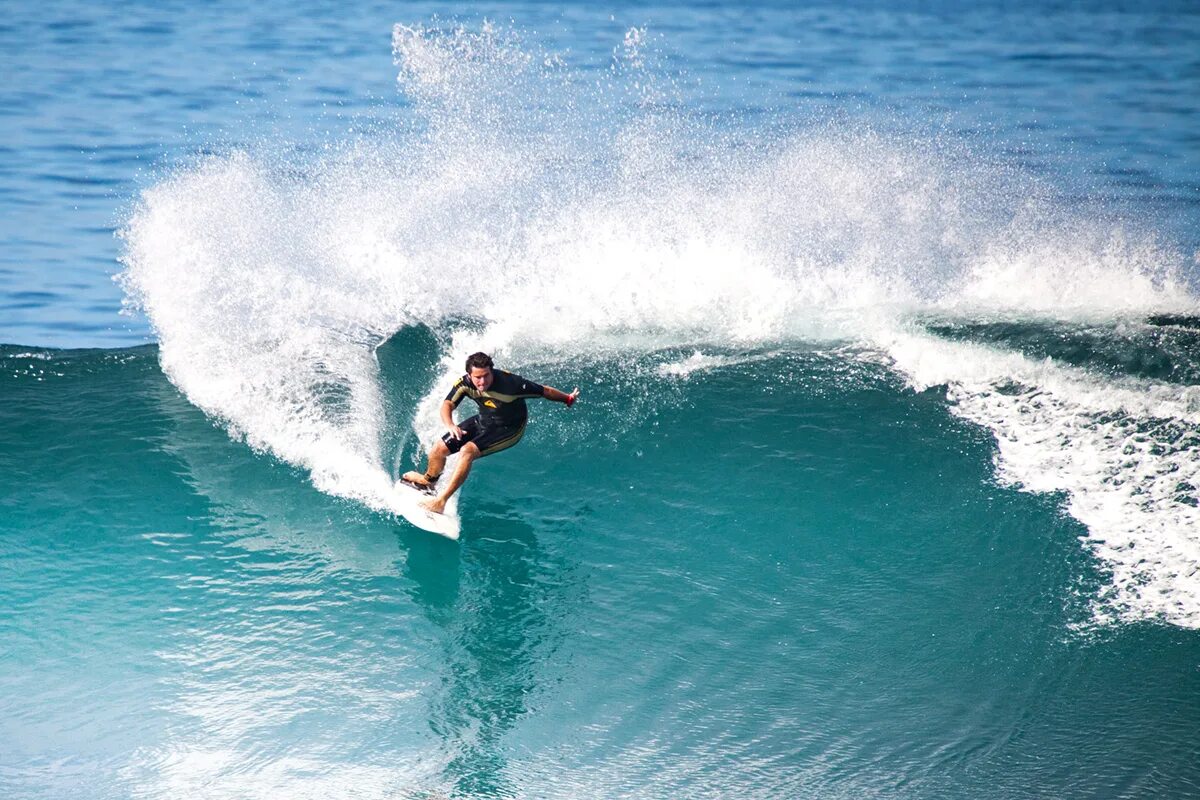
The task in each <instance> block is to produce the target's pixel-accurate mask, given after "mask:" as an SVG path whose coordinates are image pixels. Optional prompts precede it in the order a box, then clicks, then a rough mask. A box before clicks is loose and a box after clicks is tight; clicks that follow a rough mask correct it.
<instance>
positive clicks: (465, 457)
mask: <svg viewBox="0 0 1200 800" xmlns="http://www.w3.org/2000/svg"><path fill="white" fill-rule="evenodd" d="M477 458H479V448H478V447H476V446H475V443H474V442H467V443H466V444H465V445H463V446H462V449H460V450H459V451H458V463H457V464H456V465H455V466H454V474H453V475H451V476H450V483H448V484H447V485H446V488H445V489H443V490H442V493H441V494H439V495H438V496H437V497H435V498H433V499H432V500H426V501H425V502H423V503H421V505H423V506H425V507H426V508H428V509H429V510H430V511H434V512H436V513H438V514H441V513H442V512H443V511H445V510H446V501H447V500H449V499H450V498H451V497H453V496H454V493H455V492H457V491H458V489H459V487H461V486H462V485H463V484H464V483H466V481H467V475H469V474H470V472H471V462H473V461H474V460H475V459H477ZM432 460H433V455H432V454H431V455H430V461H431V462H432ZM442 461H443V463H444V462H445V457H443V458H442Z"/></svg>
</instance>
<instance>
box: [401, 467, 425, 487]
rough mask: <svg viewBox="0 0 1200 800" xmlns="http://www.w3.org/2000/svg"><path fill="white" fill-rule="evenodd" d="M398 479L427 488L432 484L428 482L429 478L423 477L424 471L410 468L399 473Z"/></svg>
mask: <svg viewBox="0 0 1200 800" xmlns="http://www.w3.org/2000/svg"><path fill="white" fill-rule="evenodd" d="M400 480H402V481H404V482H405V483H409V484H412V485H413V486H419V487H420V488H422V489H429V488H432V486H433V484H432V483H430V482H429V479H428V478H426V477H425V475H424V473H421V472H415V471H412V470H410V471H408V472H406V473H404V474H403V475H401V476H400Z"/></svg>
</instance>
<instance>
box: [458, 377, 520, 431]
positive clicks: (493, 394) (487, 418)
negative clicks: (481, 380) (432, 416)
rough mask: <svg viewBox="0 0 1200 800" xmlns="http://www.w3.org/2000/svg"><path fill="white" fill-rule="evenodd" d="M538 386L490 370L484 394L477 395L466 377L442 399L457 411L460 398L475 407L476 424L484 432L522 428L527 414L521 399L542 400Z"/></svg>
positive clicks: (478, 392) (479, 392)
mask: <svg viewBox="0 0 1200 800" xmlns="http://www.w3.org/2000/svg"><path fill="white" fill-rule="evenodd" d="M542 396H543V395H542V386H541V385H540V384H537V383H534V382H533V381H527V380H525V379H524V378H522V377H521V376H520V375H514V374H512V373H511V372H503V371H501V370H498V369H493V370H492V385H491V386H489V387H488V389H487V391H486V392H481V391H478V390H477V389H476V388H475V385H474V384H473V383H471V376H470V375H463V376H462V377H461V378H459V379H458V381H457V382H456V383H455V384H454V388H453V389H451V390H450V394H448V395H446V399H447V400H449V401H450V402H451V403H453V404H454V407H455V408H458V404H459V403H461V402H462V401H463V398H464V397H469V398H471V399H472V400H474V401H475V402H476V403H477V404H478V405H479V422H480V423H481V425H482V427H484V428H497V427H502V428H519V427H521V426H522V425H524V424H525V419H526V417H528V416H529V411H528V410H527V409H526V408H525V398H527V397H542Z"/></svg>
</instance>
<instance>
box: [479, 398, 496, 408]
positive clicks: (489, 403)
mask: <svg viewBox="0 0 1200 800" xmlns="http://www.w3.org/2000/svg"><path fill="white" fill-rule="evenodd" d="M483 404H484V405H485V406H487V407H488V408H498V406H497V405H496V404H495V403H494V402H492V401H491V400H484V401H483Z"/></svg>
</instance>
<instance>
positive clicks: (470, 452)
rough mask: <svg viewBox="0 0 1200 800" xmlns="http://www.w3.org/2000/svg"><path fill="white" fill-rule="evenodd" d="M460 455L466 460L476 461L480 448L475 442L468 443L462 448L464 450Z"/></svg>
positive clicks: (459, 452)
mask: <svg viewBox="0 0 1200 800" xmlns="http://www.w3.org/2000/svg"><path fill="white" fill-rule="evenodd" d="M458 454H459V455H460V456H462V457H464V458H467V459H469V460H471V461H474V460H475V459H477V458H479V446H478V445H477V444H475V443H474V442H467V443H466V444H464V445H463V446H462V449H461V450H459V451H458Z"/></svg>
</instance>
